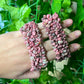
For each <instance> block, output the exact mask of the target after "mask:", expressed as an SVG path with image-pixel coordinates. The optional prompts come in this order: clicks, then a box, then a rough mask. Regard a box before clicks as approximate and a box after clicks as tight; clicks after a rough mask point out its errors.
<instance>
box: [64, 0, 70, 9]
mask: <svg viewBox="0 0 84 84" xmlns="http://www.w3.org/2000/svg"><path fill="white" fill-rule="evenodd" d="M70 5H71V0H63V3H62V7H63V8H67V7H69V6H70Z"/></svg>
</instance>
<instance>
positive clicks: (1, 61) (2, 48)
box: [0, 19, 81, 79]
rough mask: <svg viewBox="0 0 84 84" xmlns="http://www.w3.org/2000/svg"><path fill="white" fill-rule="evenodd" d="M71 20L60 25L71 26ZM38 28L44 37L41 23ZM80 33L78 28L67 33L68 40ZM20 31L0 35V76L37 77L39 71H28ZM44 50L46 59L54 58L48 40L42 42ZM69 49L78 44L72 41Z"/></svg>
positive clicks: (77, 47) (29, 62)
mask: <svg viewBox="0 0 84 84" xmlns="http://www.w3.org/2000/svg"><path fill="white" fill-rule="evenodd" d="M72 23H73V21H72V20H71V19H67V20H64V21H63V22H62V25H63V27H64V28H66V27H69V26H71V25H72ZM38 26H39V29H40V31H41V33H42V38H43V39H45V38H47V37H48V36H47V35H46V33H45V29H44V28H43V26H42V23H39V24H38ZM80 35H81V32H80V31H79V30H76V31H74V32H71V33H70V34H68V38H67V40H68V42H71V41H73V40H75V39H77V38H78V37H79V36H80ZM22 37H23V36H22V34H21V32H20V31H15V32H9V33H6V34H2V35H0V78H8V79H25V78H38V77H39V76H40V71H33V72H30V71H29V69H30V68H31V60H30V56H29V53H28V50H27V48H26V46H25V44H24V39H22ZM43 45H44V47H45V49H46V51H47V55H46V56H47V58H48V60H49V61H50V60H54V59H55V57H56V56H55V52H54V51H53V49H52V45H51V43H50V40H47V41H45V42H44V43H43ZM69 48H70V51H71V52H74V51H76V50H78V49H80V44H78V43H73V44H71V45H69Z"/></svg>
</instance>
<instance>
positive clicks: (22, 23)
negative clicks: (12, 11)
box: [15, 20, 24, 30]
mask: <svg viewBox="0 0 84 84" xmlns="http://www.w3.org/2000/svg"><path fill="white" fill-rule="evenodd" d="M15 25H16V29H17V30H20V28H21V27H22V26H23V25H24V22H23V21H20V20H18V21H17V22H16V23H15Z"/></svg>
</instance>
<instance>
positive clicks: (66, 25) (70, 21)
mask: <svg viewBox="0 0 84 84" xmlns="http://www.w3.org/2000/svg"><path fill="white" fill-rule="evenodd" d="M72 23H73V20H71V19H67V20H64V21H63V27H69V26H71V25H72Z"/></svg>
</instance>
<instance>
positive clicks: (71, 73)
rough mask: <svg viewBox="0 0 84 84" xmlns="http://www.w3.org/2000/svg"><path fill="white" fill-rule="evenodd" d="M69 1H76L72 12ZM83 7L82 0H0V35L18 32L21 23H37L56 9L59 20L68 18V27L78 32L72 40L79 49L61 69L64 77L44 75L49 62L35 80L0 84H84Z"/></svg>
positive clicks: (2, 83) (49, 64)
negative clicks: (76, 36)
mask: <svg viewBox="0 0 84 84" xmlns="http://www.w3.org/2000/svg"><path fill="white" fill-rule="evenodd" d="M73 2H75V3H77V8H76V7H75V5H74V7H75V10H76V12H75V13H74V11H73V8H72V7H71V6H72V4H73ZM83 6H84V3H83V1H82V0H0V34H2V33H7V32H11V31H18V30H19V29H20V28H21V27H22V26H23V25H24V24H25V23H27V22H29V21H32V20H34V21H35V22H36V23H38V22H40V21H41V18H42V16H43V15H44V14H53V13H54V12H57V13H58V14H59V16H60V18H61V19H62V20H65V19H67V18H72V19H73V25H72V26H71V27H69V29H70V30H71V31H74V30H80V31H81V32H82V35H81V37H80V38H79V39H77V40H75V41H74V42H77V43H80V44H81V46H82V48H81V49H80V50H78V51H76V52H74V53H72V57H71V58H70V59H69V63H68V65H67V66H65V67H64V69H63V71H62V72H63V73H64V76H63V77H62V78H61V79H60V80H58V79H57V78H56V77H53V76H50V75H49V74H48V72H49V71H52V72H53V61H51V62H49V63H48V66H47V68H48V70H47V71H46V70H43V71H42V72H41V76H40V78H39V79H32V80H29V79H24V80H16V79H14V80H12V79H0V84H81V83H82V84H84V58H83V57H84V47H83V46H84V8H83ZM71 43H73V42H71ZM71 43H70V44H71ZM30 81H32V82H30Z"/></svg>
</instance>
